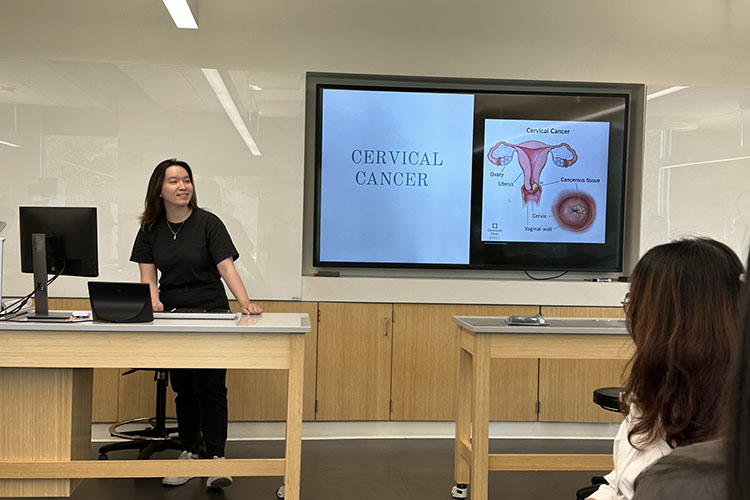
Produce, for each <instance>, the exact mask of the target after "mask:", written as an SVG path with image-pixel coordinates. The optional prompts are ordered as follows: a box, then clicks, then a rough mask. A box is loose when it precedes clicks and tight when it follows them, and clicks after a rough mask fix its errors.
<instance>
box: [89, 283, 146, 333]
mask: <svg viewBox="0 0 750 500" xmlns="http://www.w3.org/2000/svg"><path fill="white" fill-rule="evenodd" d="M89 300H90V301H91V315H92V317H93V319H94V321H109V322H113V323H147V322H149V321H153V320H154V313H153V311H152V309H151V292H150V290H149V286H148V284H147V283H115V282H107V281H89Z"/></svg>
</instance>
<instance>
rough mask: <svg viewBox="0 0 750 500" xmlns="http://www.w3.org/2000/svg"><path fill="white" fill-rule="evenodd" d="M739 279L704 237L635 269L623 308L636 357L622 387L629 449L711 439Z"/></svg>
mask: <svg viewBox="0 0 750 500" xmlns="http://www.w3.org/2000/svg"><path fill="white" fill-rule="evenodd" d="M742 273H743V267H742V263H741V262H740V260H739V258H738V257H737V255H736V254H735V253H734V252H733V251H732V250H731V249H730V248H729V247H728V246H726V245H724V244H723V243H719V242H718V241H714V240H711V239H707V238H697V239H685V240H680V241H675V242H672V243H667V244H665V245H660V246H657V247H654V248H652V249H651V250H649V251H648V252H646V254H645V255H644V256H643V257H642V258H641V260H640V261H639V262H638V264H636V266H635V268H634V269H633V274H632V279H631V285H630V301H629V303H628V304H626V313H627V315H628V319H627V323H628V329H629V331H630V334H631V335H632V337H633V342H634V343H635V354H634V356H633V359H632V360H631V367H630V368H631V370H630V376H629V377H628V380H627V382H626V383H625V387H624V389H623V390H624V393H625V397H624V401H626V402H632V403H634V404H635V407H636V409H637V414H634V415H633V417H634V418H633V423H634V425H633V427H632V428H631V430H630V433H629V435H628V439H629V440H630V442H631V443H633V445H634V446H636V447H642V446H645V445H647V444H649V443H654V442H656V441H657V440H659V439H662V438H663V439H665V440H666V442H667V443H668V444H669V445H670V446H672V447H677V446H683V445H687V444H690V443H696V442H700V441H705V440H708V439H711V438H713V437H715V436H716V435H717V433H718V431H719V430H720V429H719V427H720V420H721V415H722V410H723V408H724V402H725V398H726V396H727V390H726V389H727V385H728V383H727V381H728V375H729V368H728V367H729V364H730V360H731V357H732V352H733V351H734V349H735V347H736V345H737V339H738V296H739V292H740V287H741V278H740V275H741V274H742ZM623 410H624V412H625V413H627V412H628V408H627V407H624V408H623ZM636 436H637V437H638V442H637V443H634V442H633V441H634V439H633V438H634V437H636Z"/></svg>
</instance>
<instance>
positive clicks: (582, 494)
mask: <svg viewBox="0 0 750 500" xmlns="http://www.w3.org/2000/svg"><path fill="white" fill-rule="evenodd" d="M620 392H622V387H600V388H598V389H596V390H595V391H594V403H596V404H598V405H599V406H601V407H602V408H604V409H605V410H608V411H614V412H617V413H619V412H620ZM602 484H609V483H607V480H606V479H604V478H603V477H602V476H594V477H592V478H591V486H586V487H584V488H581V489H580V490H578V491H576V500H584V499H586V498H588V497H590V496H591V495H592V494H593V493H594V492H595V491H596V490H598V489H599V486H600V485H602Z"/></svg>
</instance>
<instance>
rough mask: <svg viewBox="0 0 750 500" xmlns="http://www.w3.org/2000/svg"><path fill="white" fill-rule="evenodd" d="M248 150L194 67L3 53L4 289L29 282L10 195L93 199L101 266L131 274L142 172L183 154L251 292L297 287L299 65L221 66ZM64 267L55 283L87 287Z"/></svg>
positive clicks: (33, 201) (11, 292)
mask: <svg viewBox="0 0 750 500" xmlns="http://www.w3.org/2000/svg"><path fill="white" fill-rule="evenodd" d="M219 74H220V76H221V79H222V82H223V83H224V86H225V88H226V91H227V92H226V93H227V94H228V96H229V98H230V100H231V101H232V104H233V105H234V106H235V109H236V110H237V113H238V116H239V117H240V120H241V126H244V127H245V129H246V130H247V131H248V132H249V133H250V135H251V137H253V139H254V140H255V142H256V143H257V146H258V148H259V149H260V153H261V155H260V156H255V155H253V154H252V152H251V150H250V148H249V147H248V145H247V144H246V142H245V140H243V138H242V137H241V135H240V132H239V131H238V128H237V127H236V126H235V124H233V122H232V121H231V120H230V118H229V114H228V112H227V111H226V110H225V108H224V106H223V105H222V104H221V102H220V100H219V97H218V96H217V93H216V92H215V91H214V89H213V88H212V86H211V85H210V84H209V82H208V80H207V78H206V76H205V73H204V72H203V71H201V69H179V68H158V67H142V66H127V65H116V64H94V63H73V62H45V61H17V60H0V86H2V87H4V88H12V89H14V90H13V92H4V93H3V95H2V97H0V141H2V143H0V179H1V180H0V220H3V221H7V222H8V227H7V228H6V229H5V230H4V231H3V233H2V236H3V237H5V238H6V243H5V259H4V260H5V263H4V280H3V294H4V295H6V296H20V295H24V294H26V293H28V292H30V291H31V289H32V277H31V275H30V274H22V273H21V272H20V257H19V242H18V238H19V228H18V207H19V206H21V205H34V206H94V207H97V212H98V224H99V226H98V238H99V267H100V269H99V273H100V276H99V278H97V279H99V280H107V281H137V280H138V278H139V276H138V267H137V264H135V263H132V262H130V261H129V258H130V251H131V249H132V245H133V240H134V238H135V234H136V232H137V230H138V222H137V217H138V215H139V214H140V212H141V211H142V210H143V200H144V197H145V192H146V186H147V183H148V179H149V176H150V174H151V172H152V170H153V168H154V167H155V166H156V164H157V163H159V162H160V161H161V160H164V159H166V158H174V157H177V158H179V159H181V160H184V161H187V162H188V163H189V164H190V165H191V167H192V169H193V172H194V174H195V188H196V193H197V196H198V204H199V205H200V206H201V207H203V208H206V209H208V210H210V211H212V212H214V213H215V214H217V215H218V216H219V217H220V218H221V219H222V220H223V221H224V223H225V225H226V226H227V228H228V230H229V232H230V235H231V237H232V239H233V241H234V243H235V246H236V247H237V249H238V251H239V253H240V259H239V260H238V261H237V263H236V265H237V269H238V271H239V273H240V276H241V277H242V279H243V280H244V282H245V285H246V287H247V289H248V293H249V294H250V296H251V298H254V299H295V298H299V297H300V294H301V262H302V257H301V251H302V250H301V248H302V245H301V234H302V180H303V161H302V155H303V129H304V120H303V113H304V75H303V74H302V73H254V72H243V71H221V72H219ZM86 283H87V279H86V278H78V277H65V276H63V277H61V278H59V279H58V280H57V282H55V283H54V284H53V285H52V286H51V287H50V296H52V297H85V296H88V291H87V288H86Z"/></svg>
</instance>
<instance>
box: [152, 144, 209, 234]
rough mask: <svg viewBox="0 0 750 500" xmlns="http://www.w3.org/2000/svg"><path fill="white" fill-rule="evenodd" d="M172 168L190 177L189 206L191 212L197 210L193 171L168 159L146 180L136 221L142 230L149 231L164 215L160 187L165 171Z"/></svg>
mask: <svg viewBox="0 0 750 500" xmlns="http://www.w3.org/2000/svg"><path fill="white" fill-rule="evenodd" d="M172 166H178V167H182V168H184V169H185V171H187V173H188V177H190V183H191V184H192V185H193V196H192V197H191V198H190V203H189V206H190V208H192V209H193V210H195V209H197V208H198V195H196V194H195V182H194V181H193V170H192V169H191V168H190V165H188V164H187V162H184V161H180V160H177V159H175V158H170V159H168V160H164V161H163V162H161V163H159V164H158V165H157V166H156V168H155V169H154V171H153V172H152V173H151V178H150V179H149V180H148V189H147V190H146V200H145V201H144V203H143V204H144V209H143V213H142V214H141V216H140V217H138V220H139V221H140V223H141V227H142V228H143V229H151V226H153V225H154V223H155V222H156V221H157V220H159V217H160V216H161V214H162V213H164V200H163V199H162V198H161V196H160V195H161V187H162V185H163V184H164V177H165V175H166V172H167V169H168V168H169V167H172Z"/></svg>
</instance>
